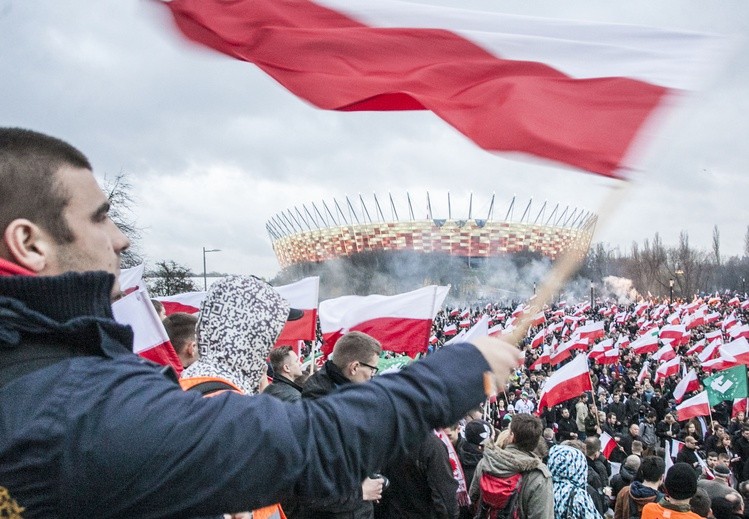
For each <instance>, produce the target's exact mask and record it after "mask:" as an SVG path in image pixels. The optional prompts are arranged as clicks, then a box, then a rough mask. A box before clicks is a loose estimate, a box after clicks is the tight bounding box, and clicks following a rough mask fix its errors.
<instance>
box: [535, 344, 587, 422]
mask: <svg viewBox="0 0 749 519" xmlns="http://www.w3.org/2000/svg"><path fill="white" fill-rule="evenodd" d="M592 390H593V386H592V384H591V381H590V374H589V373H588V357H587V356H585V355H578V356H577V357H575V358H574V359H572V361H571V362H570V363H568V364H565V365H564V366H562V367H561V368H560V369H558V370H556V371H555V372H554V373H553V374H552V375H551V376H550V377H549V378H548V379H547V380H546V384H544V387H543V389H542V390H541V398H540V399H539V402H538V409H539V411H540V410H541V409H543V408H549V407H554V406H555V405H557V404H559V403H561V402H564V401H566V400H569V399H570V398H575V397H577V396H580V395H581V394H582V393H583V392H584V391H592Z"/></svg>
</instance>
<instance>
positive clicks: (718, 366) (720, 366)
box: [700, 353, 739, 372]
mask: <svg viewBox="0 0 749 519" xmlns="http://www.w3.org/2000/svg"><path fill="white" fill-rule="evenodd" d="M738 365H739V362H737V361H736V359H735V358H734V357H732V356H731V355H730V354H728V353H724V354H721V355H720V356H719V357H716V358H714V359H710V360H706V361H705V362H702V363H700V368H702V371H706V372H711V371H721V370H724V369H728V368H733V367H734V366H738Z"/></svg>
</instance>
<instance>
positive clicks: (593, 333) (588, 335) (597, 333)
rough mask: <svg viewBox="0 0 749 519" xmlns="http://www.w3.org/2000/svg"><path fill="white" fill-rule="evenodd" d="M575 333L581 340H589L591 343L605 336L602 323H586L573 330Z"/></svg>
mask: <svg viewBox="0 0 749 519" xmlns="http://www.w3.org/2000/svg"><path fill="white" fill-rule="evenodd" d="M575 333H576V334H577V335H578V336H579V337H580V338H581V339H589V340H591V341H593V340H595V339H600V338H602V337H603V336H604V335H606V332H605V330H604V323H603V321H595V322H592V323H587V324H585V325H583V326H581V327H579V328H578V329H577V330H575Z"/></svg>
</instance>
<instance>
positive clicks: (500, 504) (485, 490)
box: [475, 472, 523, 519]
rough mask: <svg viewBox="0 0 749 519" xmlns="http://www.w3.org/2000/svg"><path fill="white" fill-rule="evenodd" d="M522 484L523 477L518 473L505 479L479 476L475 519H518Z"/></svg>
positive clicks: (484, 475)
mask: <svg viewBox="0 0 749 519" xmlns="http://www.w3.org/2000/svg"><path fill="white" fill-rule="evenodd" d="M522 484H523V475H522V474H519V473H518V474H514V475H512V476H509V477H506V478H501V477H499V476H495V475H493V474H489V473H486V472H485V473H483V474H481V479H480V480H479V487H480V488H481V498H480V500H479V504H478V509H477V513H476V517H475V519H519V518H520V489H521V488H522Z"/></svg>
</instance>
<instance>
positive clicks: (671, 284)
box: [668, 278, 674, 305]
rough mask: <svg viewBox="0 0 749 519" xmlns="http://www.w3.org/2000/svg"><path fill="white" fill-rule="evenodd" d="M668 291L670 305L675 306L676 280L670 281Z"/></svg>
mask: <svg viewBox="0 0 749 519" xmlns="http://www.w3.org/2000/svg"><path fill="white" fill-rule="evenodd" d="M668 291H669V296H668V304H670V305H672V304H674V278H671V279H669V280H668Z"/></svg>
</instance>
